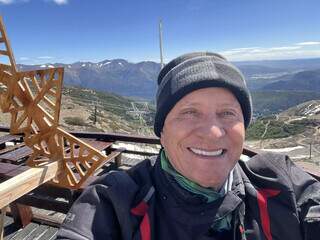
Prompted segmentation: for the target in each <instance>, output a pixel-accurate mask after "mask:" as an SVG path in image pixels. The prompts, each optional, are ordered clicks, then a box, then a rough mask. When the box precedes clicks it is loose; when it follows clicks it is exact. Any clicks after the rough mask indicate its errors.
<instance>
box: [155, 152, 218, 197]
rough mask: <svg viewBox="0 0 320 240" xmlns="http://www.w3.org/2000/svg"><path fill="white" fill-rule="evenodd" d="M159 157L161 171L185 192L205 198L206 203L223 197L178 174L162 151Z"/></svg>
mask: <svg viewBox="0 0 320 240" xmlns="http://www.w3.org/2000/svg"><path fill="white" fill-rule="evenodd" d="M160 157H161V167H162V169H163V170H164V171H166V172H167V173H169V174H170V175H171V176H173V177H174V179H175V180H176V181H177V183H178V184H179V185H180V186H181V187H182V188H184V189H185V190H187V191H189V192H191V193H194V194H198V195H202V196H204V197H206V198H207V202H208V203H211V202H213V201H215V200H216V199H218V198H220V197H222V196H223V195H224V194H222V193H220V192H217V191H215V190H213V189H212V188H205V187H201V186H200V185H199V184H197V183H195V182H193V181H191V180H189V179H187V178H186V177H184V176H183V175H181V174H180V173H178V172H177V171H176V170H175V169H174V167H173V166H172V165H171V163H170V162H169V160H168V158H167V156H166V153H165V151H164V150H161V153H160Z"/></svg>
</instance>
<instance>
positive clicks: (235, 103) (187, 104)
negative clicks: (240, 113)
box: [181, 102, 241, 108]
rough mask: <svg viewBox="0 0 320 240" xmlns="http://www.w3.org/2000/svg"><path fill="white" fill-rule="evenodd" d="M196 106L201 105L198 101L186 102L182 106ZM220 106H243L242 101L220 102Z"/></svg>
mask: <svg viewBox="0 0 320 240" xmlns="http://www.w3.org/2000/svg"><path fill="white" fill-rule="evenodd" d="M194 106H201V104H200V103H198V102H186V103H184V104H183V105H182V106H181V107H194ZM219 106H220V107H234V108H238V106H239V107H240V108H241V105H240V103H238V104H237V102H234V103H221V104H219Z"/></svg>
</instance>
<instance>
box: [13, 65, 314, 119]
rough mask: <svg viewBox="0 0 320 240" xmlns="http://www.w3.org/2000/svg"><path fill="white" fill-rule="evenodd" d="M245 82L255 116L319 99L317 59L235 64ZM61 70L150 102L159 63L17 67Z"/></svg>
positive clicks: (70, 80) (82, 82)
mask: <svg viewBox="0 0 320 240" xmlns="http://www.w3.org/2000/svg"><path fill="white" fill-rule="evenodd" d="M234 64H236V65H237V66H238V67H239V68H240V70H241V71H242V72H243V74H244V75H245V77H246V79H247V84H248V87H249V89H251V91H252V93H253V100H254V101H253V102H254V105H255V106H256V107H255V110H256V112H257V113H258V115H260V114H263V113H264V114H266V113H273V112H277V111H280V110H284V109H286V108H288V107H291V106H294V105H296V104H299V103H302V102H304V101H309V100H312V99H320V59H297V60H275V61H251V62H234ZM57 66H60V67H64V69H65V75H64V84H65V85H67V86H79V87H82V88H91V89H95V90H99V91H104V92H112V93H116V94H119V95H122V96H129V97H135V98H138V99H141V98H142V99H146V100H153V99H154V97H155V94H156V88H157V84H156V82H157V75H158V73H159V71H160V64H159V63H156V62H151V61H144V62H139V63H131V62H128V61H126V60H124V59H113V60H104V61H101V62H97V63H93V62H75V63H72V64H63V63H55V64H43V65H18V67H19V69H20V70H30V69H39V68H40V69H41V68H50V67H57Z"/></svg>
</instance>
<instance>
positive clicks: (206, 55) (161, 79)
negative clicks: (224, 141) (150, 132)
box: [154, 52, 252, 137]
mask: <svg viewBox="0 0 320 240" xmlns="http://www.w3.org/2000/svg"><path fill="white" fill-rule="evenodd" d="M208 87H222V88H227V89H228V90H230V91H231V92H232V93H233V94H234V96H235V97H236V98H237V100H238V102H239V103H240V106H241V109H242V113H243V117H244V124H245V127H246V128H247V127H248V126H249V124H250V121H251V115H252V101H251V96H250V93H249V90H248V88H247V86H246V82H245V79H244V77H243V75H242V73H241V72H240V70H239V69H237V68H236V67H235V66H234V65H232V64H231V63H230V62H228V61H227V60H226V59H225V58H224V57H222V56H221V55H219V54H216V53H211V52H194V53H188V54H185V55H182V56H180V57H177V58H175V59H173V60H172V61H171V62H169V63H168V64H167V65H165V66H164V68H163V69H162V70H161V71H160V73H159V76H158V91H157V96H156V105H157V110H156V116H155V122H154V132H155V134H156V135H157V136H158V137H160V133H161V131H162V128H163V125H164V121H165V119H166V117H167V114H168V113H169V112H170V110H171V109H172V108H173V107H174V105H175V104H176V103H177V102H178V101H179V100H180V99H181V98H183V97H184V96H186V95H187V94H188V93H190V92H192V91H195V90H198V89H201V88H208Z"/></svg>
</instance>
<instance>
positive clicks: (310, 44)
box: [296, 42, 320, 46]
mask: <svg viewBox="0 0 320 240" xmlns="http://www.w3.org/2000/svg"><path fill="white" fill-rule="evenodd" d="M296 45H299V46H315V45H320V42H300V43H297V44H296Z"/></svg>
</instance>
